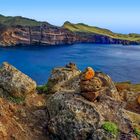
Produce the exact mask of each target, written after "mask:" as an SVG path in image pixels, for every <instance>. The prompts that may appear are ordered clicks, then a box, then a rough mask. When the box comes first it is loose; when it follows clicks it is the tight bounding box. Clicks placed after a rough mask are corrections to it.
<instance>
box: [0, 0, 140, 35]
mask: <svg viewBox="0 0 140 140" xmlns="http://www.w3.org/2000/svg"><path fill="white" fill-rule="evenodd" d="M0 14H3V15H6V16H24V17H29V18H33V19H36V20H40V21H47V22H49V23H51V24H54V25H58V26H61V25H62V24H63V23H64V22H65V21H70V22H72V23H85V24H88V25H92V26H98V27H102V28H107V29H110V30H112V31H114V32H118V33H140V0H0Z"/></svg>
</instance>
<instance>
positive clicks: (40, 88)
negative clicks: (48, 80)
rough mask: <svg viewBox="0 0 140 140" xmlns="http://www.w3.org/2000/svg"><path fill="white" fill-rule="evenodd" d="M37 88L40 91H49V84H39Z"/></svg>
mask: <svg viewBox="0 0 140 140" xmlns="http://www.w3.org/2000/svg"><path fill="white" fill-rule="evenodd" d="M37 90H38V92H39V93H47V92H48V85H47V84H45V85H42V86H38V87H37Z"/></svg>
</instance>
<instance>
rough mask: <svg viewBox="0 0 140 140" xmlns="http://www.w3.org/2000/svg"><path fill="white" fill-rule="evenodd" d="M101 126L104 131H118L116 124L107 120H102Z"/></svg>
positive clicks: (115, 132)
mask: <svg viewBox="0 0 140 140" xmlns="http://www.w3.org/2000/svg"><path fill="white" fill-rule="evenodd" d="M102 128H103V129H104V130H105V131H106V132H109V133H111V134H113V135H117V134H118V131H119V129H118V126H117V125H116V124H115V123H113V122H109V121H106V122H104V124H103V125H102Z"/></svg>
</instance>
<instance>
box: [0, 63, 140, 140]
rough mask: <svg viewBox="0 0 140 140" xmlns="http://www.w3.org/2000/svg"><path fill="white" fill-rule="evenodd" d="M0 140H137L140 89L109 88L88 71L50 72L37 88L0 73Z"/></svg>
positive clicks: (13, 72)
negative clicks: (44, 81)
mask: <svg viewBox="0 0 140 140" xmlns="http://www.w3.org/2000/svg"><path fill="white" fill-rule="evenodd" d="M0 139H1V140H32V139H34V140H139V139H140V85H132V84H131V83H128V82H126V83H114V82H113V81H112V79H111V78H110V77H109V76H108V75H106V74H104V73H101V72H95V71H94V70H93V69H92V68H91V67H88V68H86V69H85V71H83V72H81V71H80V70H79V69H78V68H77V66H76V65H75V64H73V63H69V64H67V65H66V66H65V67H59V68H54V69H53V70H52V73H51V75H50V78H49V79H48V82H47V84H45V85H43V86H38V87H37V85H36V82H35V81H33V80H32V79H31V78H30V77H28V76H27V75H25V74H23V73H22V72H20V71H19V70H17V69H16V68H15V67H14V66H11V65H10V64H8V63H3V65H2V66H1V68H0Z"/></svg>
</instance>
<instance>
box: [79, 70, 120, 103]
mask: <svg viewBox="0 0 140 140" xmlns="http://www.w3.org/2000/svg"><path fill="white" fill-rule="evenodd" d="M93 73H95V74H94V75H93ZM89 77H90V78H89ZM80 89H81V92H80V94H81V95H82V96H83V97H85V98H86V99H87V100H89V101H95V100H96V99H99V98H98V97H99V96H101V95H102V94H106V95H109V96H110V97H113V98H114V99H116V100H120V97H119V94H118V92H117V89H116V87H115V85H114V83H113V81H112V80H111V78H110V77H109V76H108V75H105V74H103V73H99V72H94V70H93V69H92V68H90V69H88V68H87V69H86V70H85V71H84V72H83V73H82V74H81V77H80Z"/></svg>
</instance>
